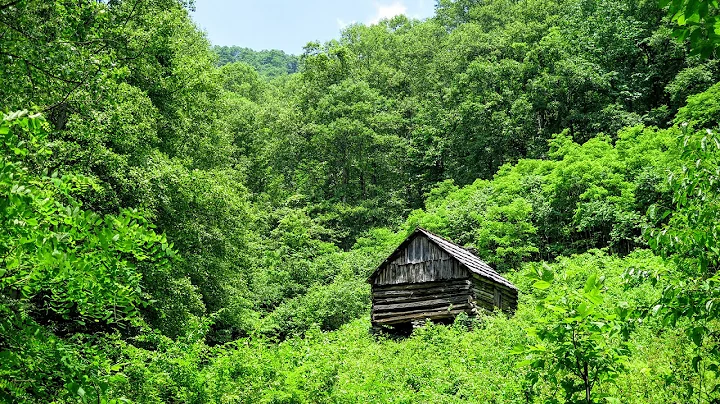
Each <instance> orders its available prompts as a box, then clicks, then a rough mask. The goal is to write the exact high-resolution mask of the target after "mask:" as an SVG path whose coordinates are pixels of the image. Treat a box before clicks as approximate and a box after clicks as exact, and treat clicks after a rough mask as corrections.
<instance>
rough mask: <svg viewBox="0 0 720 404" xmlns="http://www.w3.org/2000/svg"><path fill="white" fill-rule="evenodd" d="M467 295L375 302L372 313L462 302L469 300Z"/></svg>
mask: <svg viewBox="0 0 720 404" xmlns="http://www.w3.org/2000/svg"><path fill="white" fill-rule="evenodd" d="M468 299H469V296H460V297H456V298H442V299H432V300H419V301H416V302H408V303H396V304H376V305H375V306H373V309H372V310H373V313H378V312H385V311H399V310H403V309H408V308H415V307H436V306H448V305H450V304H464V303H468V302H469V300H468Z"/></svg>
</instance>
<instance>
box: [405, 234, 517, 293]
mask: <svg viewBox="0 0 720 404" xmlns="http://www.w3.org/2000/svg"><path fill="white" fill-rule="evenodd" d="M416 231H419V232H421V233H423V234H425V235H426V236H427V237H428V238H429V239H430V240H432V241H433V242H434V243H435V244H437V246H438V247H440V248H442V249H443V250H445V252H447V253H448V254H450V255H451V256H452V257H453V258H455V259H456V260H458V261H460V263H461V264H463V265H465V266H466V267H467V268H468V269H469V270H470V271H472V272H474V273H476V274H478V275H480V276H483V277H485V278H489V279H492V280H493V281H495V282H497V283H500V284H502V285H505V286H507V287H509V288H511V289H514V290H517V288H516V287H515V285H513V284H512V283H511V282H510V281H508V280H507V279H505V278H503V277H502V276H501V275H500V274H499V273H497V272H495V270H494V269H492V267H491V266H490V265H488V264H487V263H486V262H485V261H483V260H481V259H480V258H478V257H477V256H476V255H475V254H473V253H471V252H470V251H468V250H466V249H464V248H462V247H460V246H459V245H457V244H455V243H453V242H451V241H448V240H446V239H444V238H442V237H440V236H438V235H437V234H433V233H430V232H429V231H427V230H425V229H423V228H420V227H418V228H417V230H416ZM413 234H414V233H413Z"/></svg>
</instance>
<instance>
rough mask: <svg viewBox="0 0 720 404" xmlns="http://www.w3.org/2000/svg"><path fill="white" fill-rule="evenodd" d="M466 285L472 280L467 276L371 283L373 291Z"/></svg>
mask: <svg viewBox="0 0 720 404" xmlns="http://www.w3.org/2000/svg"><path fill="white" fill-rule="evenodd" d="M456 285H467V286H468V287H470V285H472V282H470V280H469V279H468V278H458V279H452V280H447V281H440V282H437V281H433V282H421V283H407V284H393V285H373V292H375V291H381V290H407V289H427V288H431V287H433V286H456Z"/></svg>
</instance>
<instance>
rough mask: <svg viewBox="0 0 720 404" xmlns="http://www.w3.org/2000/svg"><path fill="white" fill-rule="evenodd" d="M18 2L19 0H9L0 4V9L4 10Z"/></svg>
mask: <svg viewBox="0 0 720 404" xmlns="http://www.w3.org/2000/svg"><path fill="white" fill-rule="evenodd" d="M18 3H20V0H15V1H11V2H10V3H7V4H3V5H2V6H0V11H2V10H5V9H6V8H10V7H12V6H14V5H16V4H18Z"/></svg>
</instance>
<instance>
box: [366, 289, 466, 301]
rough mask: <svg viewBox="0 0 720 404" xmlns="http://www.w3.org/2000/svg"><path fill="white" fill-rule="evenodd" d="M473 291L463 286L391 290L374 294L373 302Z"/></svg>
mask: <svg viewBox="0 0 720 404" xmlns="http://www.w3.org/2000/svg"><path fill="white" fill-rule="evenodd" d="M471 292H472V291H471V289H470V288H468V287H463V286H454V287H447V288H444V287H437V288H431V289H413V290H389V291H382V292H376V293H373V294H372V298H373V300H381V299H392V298H402V297H408V298H410V297H420V296H429V295H436V294H445V295H447V294H460V293H465V294H468V295H469V294H471Z"/></svg>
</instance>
